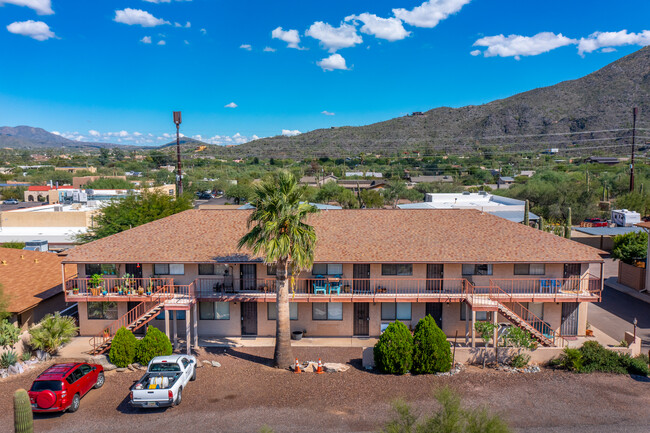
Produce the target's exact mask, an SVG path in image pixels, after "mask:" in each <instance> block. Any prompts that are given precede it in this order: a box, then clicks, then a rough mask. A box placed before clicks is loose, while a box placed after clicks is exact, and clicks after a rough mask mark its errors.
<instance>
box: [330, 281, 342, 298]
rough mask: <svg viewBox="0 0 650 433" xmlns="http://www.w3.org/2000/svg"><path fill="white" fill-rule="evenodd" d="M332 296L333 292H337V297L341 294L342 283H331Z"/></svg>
mask: <svg viewBox="0 0 650 433" xmlns="http://www.w3.org/2000/svg"><path fill="white" fill-rule="evenodd" d="M329 292H330V295H331V294H332V292H336V294H337V295H340V294H341V281H338V282H334V283H330V291H329Z"/></svg>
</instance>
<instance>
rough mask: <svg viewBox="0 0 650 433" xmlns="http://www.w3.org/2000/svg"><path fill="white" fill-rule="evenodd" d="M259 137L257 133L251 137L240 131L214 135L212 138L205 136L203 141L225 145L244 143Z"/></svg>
mask: <svg viewBox="0 0 650 433" xmlns="http://www.w3.org/2000/svg"><path fill="white" fill-rule="evenodd" d="M257 139H259V137H258V136H257V135H252V136H250V137H246V136H244V135H241V134H240V133H239V132H238V133H236V134H235V135H232V136H228V135H214V136H212V137H210V138H205V139H203V140H201V141H204V142H206V143H210V144H217V145H220V146H225V145H229V144H244V143H248V142H249V141H253V140H257Z"/></svg>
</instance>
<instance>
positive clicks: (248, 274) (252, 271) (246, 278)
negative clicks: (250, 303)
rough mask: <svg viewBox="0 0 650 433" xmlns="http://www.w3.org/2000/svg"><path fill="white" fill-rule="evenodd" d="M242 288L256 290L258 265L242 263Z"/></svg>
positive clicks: (240, 272)
mask: <svg viewBox="0 0 650 433" xmlns="http://www.w3.org/2000/svg"><path fill="white" fill-rule="evenodd" d="M239 276H240V277H241V290H255V288H256V286H257V265H240V266H239Z"/></svg>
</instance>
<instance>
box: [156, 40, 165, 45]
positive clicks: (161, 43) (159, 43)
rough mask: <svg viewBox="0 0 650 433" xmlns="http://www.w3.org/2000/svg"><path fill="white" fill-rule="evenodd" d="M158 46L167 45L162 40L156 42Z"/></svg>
mask: <svg viewBox="0 0 650 433" xmlns="http://www.w3.org/2000/svg"><path fill="white" fill-rule="evenodd" d="M158 45H167V42H165V41H164V40H162V41H158Z"/></svg>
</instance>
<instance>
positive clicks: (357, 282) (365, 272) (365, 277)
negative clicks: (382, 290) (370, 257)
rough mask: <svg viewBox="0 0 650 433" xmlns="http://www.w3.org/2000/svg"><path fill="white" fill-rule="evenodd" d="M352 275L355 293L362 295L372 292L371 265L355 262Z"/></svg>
mask: <svg viewBox="0 0 650 433" xmlns="http://www.w3.org/2000/svg"><path fill="white" fill-rule="evenodd" d="M352 277H353V278H354V283H353V286H354V293H355V294H361V295H364V294H365V295H369V294H370V265H368V264H355V265H354V266H353V267H352Z"/></svg>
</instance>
